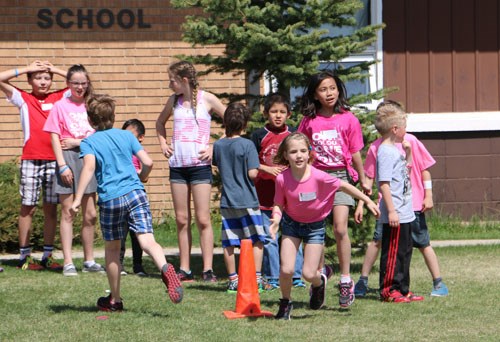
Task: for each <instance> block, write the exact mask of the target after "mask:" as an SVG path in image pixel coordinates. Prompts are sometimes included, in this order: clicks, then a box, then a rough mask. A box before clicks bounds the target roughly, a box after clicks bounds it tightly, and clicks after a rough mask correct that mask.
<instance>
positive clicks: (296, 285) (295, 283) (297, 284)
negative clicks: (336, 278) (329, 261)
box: [292, 278, 328, 288]
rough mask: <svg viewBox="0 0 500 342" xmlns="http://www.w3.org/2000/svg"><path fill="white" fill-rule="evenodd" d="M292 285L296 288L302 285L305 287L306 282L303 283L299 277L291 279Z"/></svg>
mask: <svg viewBox="0 0 500 342" xmlns="http://www.w3.org/2000/svg"><path fill="white" fill-rule="evenodd" d="M327 279H328V278H327ZM292 285H293V287H296V288H302V287H303V288H305V287H306V283H304V282H303V281H302V279H300V278H295V279H293V283H292Z"/></svg>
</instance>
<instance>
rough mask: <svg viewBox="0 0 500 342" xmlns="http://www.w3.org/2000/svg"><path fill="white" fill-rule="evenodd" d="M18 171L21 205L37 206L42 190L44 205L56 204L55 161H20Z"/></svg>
mask: <svg viewBox="0 0 500 342" xmlns="http://www.w3.org/2000/svg"><path fill="white" fill-rule="evenodd" d="M19 171H20V181H19V194H20V195H21V204H22V205H28V206H35V205H37V204H38V201H39V200H40V193H41V191H42V190H43V202H44V203H52V204H57V203H58V196H57V194H56V192H55V177H56V162H55V161H53V160H21V166H20V168H19Z"/></svg>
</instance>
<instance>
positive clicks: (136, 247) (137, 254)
mask: <svg viewBox="0 0 500 342" xmlns="http://www.w3.org/2000/svg"><path fill="white" fill-rule="evenodd" d="M122 129H126V130H128V131H130V132H131V133H132V134H133V135H134V136H135V137H136V138H137V140H138V141H139V143H142V141H143V140H144V136H145V135H146V128H145V127H144V124H143V123H142V121H141V120H139V119H130V120H127V121H125V122H124V123H123V126H122ZM132 163H133V164H134V167H135V170H136V171H137V173H138V174H140V173H141V168H142V166H141V161H140V160H139V158H137V157H136V156H134V155H133V156H132ZM129 235H130V241H131V245H132V262H133V266H132V270H133V271H134V274H137V275H138V276H141V277H144V276H147V273H146V272H145V271H144V267H142V248H141V245H140V244H139V241H138V240H137V235H136V234H135V233H134V232H133V231H132V230H129ZM126 241H127V234H125V236H124V237H123V240H122V245H121V250H120V264H121V265H122V270H121V274H122V275H126V274H127V272H126V271H125V268H124V265H123V262H124V259H125V250H126Z"/></svg>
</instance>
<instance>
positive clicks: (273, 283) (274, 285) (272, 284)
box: [265, 279, 280, 291]
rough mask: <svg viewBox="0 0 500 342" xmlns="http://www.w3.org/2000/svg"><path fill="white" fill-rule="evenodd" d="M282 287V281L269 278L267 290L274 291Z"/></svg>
mask: <svg viewBox="0 0 500 342" xmlns="http://www.w3.org/2000/svg"><path fill="white" fill-rule="evenodd" d="M279 288H280V281H279V280H278V279H268V280H267V282H266V286H265V289H266V291H272V290H276V289H279Z"/></svg>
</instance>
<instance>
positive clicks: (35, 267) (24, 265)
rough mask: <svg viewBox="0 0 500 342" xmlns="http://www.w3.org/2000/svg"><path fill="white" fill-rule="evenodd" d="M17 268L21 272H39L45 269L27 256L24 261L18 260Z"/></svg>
mask: <svg viewBox="0 0 500 342" xmlns="http://www.w3.org/2000/svg"><path fill="white" fill-rule="evenodd" d="M17 268H20V269H22V270H23V271H26V270H30V271H41V270H44V269H45V267H43V266H42V265H40V264H38V263H37V262H36V261H35V260H34V259H33V258H32V257H31V256H30V255H28V256H27V257H26V258H24V259H20V260H19V263H18V264H17Z"/></svg>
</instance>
